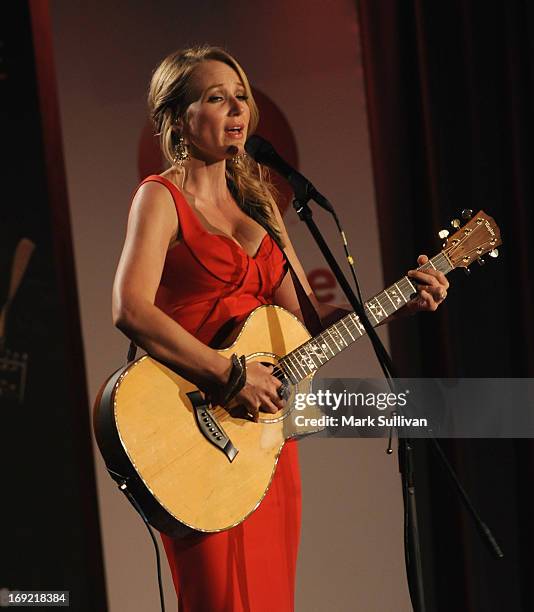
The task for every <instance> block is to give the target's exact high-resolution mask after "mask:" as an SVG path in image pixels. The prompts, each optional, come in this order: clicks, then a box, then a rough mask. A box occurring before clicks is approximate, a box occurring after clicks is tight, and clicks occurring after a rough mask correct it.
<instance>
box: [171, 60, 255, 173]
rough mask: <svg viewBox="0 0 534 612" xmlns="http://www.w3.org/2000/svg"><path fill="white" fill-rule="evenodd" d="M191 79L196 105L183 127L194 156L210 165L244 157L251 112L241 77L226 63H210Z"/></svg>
mask: <svg viewBox="0 0 534 612" xmlns="http://www.w3.org/2000/svg"><path fill="white" fill-rule="evenodd" d="M191 79H192V87H191V89H192V92H193V102H192V103H191V104H190V105H189V106H188V108H187V111H186V113H185V121H184V123H183V127H182V131H183V137H184V139H185V142H186V143H187V144H188V145H189V152H190V155H192V157H195V158H197V159H202V160H204V161H206V162H208V163H209V162H215V161H220V160H222V159H228V158H229V157H233V156H234V155H236V154H238V153H242V152H243V147H244V145H245V140H246V138H247V132H248V125H249V121H250V109H249V107H248V103H247V93H246V90H245V87H244V86H243V83H242V81H241V79H240V78H239V75H238V74H237V73H236V72H235V70H234V69H233V68H231V67H230V66H228V65H227V64H224V63H223V62H218V61H215V60H208V61H205V62H202V63H201V64H199V65H198V66H197V67H196V68H195V71H194V73H193V75H192V77H191Z"/></svg>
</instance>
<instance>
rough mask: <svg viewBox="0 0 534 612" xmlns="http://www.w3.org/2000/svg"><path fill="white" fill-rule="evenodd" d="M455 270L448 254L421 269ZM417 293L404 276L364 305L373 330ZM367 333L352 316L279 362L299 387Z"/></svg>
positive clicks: (355, 317)
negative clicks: (306, 378)
mask: <svg viewBox="0 0 534 612" xmlns="http://www.w3.org/2000/svg"><path fill="white" fill-rule="evenodd" d="M453 268H454V266H453V265H452V263H451V261H450V259H449V258H448V256H447V254H446V252H445V251H442V252H441V253H438V254H437V255H436V256H435V257H433V258H432V259H430V260H429V261H428V262H427V263H426V264H424V265H422V266H420V267H419V268H418V269H419V270H430V269H434V270H438V271H440V272H443V273H444V274H447V273H448V272H450V271H451V270H452V269H453ZM414 293H417V290H416V288H415V285H414V283H412V281H411V280H410V279H409V278H408V277H407V276H404V277H402V278H401V279H400V280H398V281H397V282H396V283H393V285H391V286H390V287H388V288H387V289H384V291H382V292H381V293H379V294H377V295H375V296H374V297H373V298H371V299H370V300H369V301H368V302H365V303H364V305H363V307H364V311H365V313H366V315H367V318H368V319H369V320H370V321H371V324H372V325H373V327H374V326H376V325H378V324H379V323H380V322H381V321H383V320H384V319H385V318H386V317H389V316H390V315H391V314H393V313H394V312H396V311H397V310H399V308H401V307H402V306H404V304H406V303H408V302H409V300H410V299H411V296H412V295H413V294H414ZM373 321H374V323H373ZM355 332H357V334H356V333H355ZM366 333H367V332H366V330H365V327H364V326H363V323H362V322H361V321H360V318H359V317H358V315H357V314H356V313H355V312H351V313H350V314H348V315H346V316H345V317H343V318H341V319H340V320H339V321H337V322H336V323H334V324H333V325H331V326H330V327H328V328H327V329H325V330H323V331H322V332H321V333H320V334H318V335H317V336H316V337H315V338H312V339H310V340H308V341H307V342H305V343H304V344H303V345H301V346H300V347H298V348H296V349H295V350H293V351H291V353H288V354H287V355H286V356H285V357H284V358H282V359H281V360H280V364H281V365H282V367H283V369H284V373H285V374H286V375H287V376H288V378H289V379H290V380H291V382H292V383H293V384H296V383H298V382H299V381H301V380H303V379H304V378H305V377H306V376H308V375H309V374H311V373H313V372H315V370H317V369H318V368H320V367H321V366H322V365H323V364H324V363H326V362H327V361H329V360H330V359H331V358H332V357H335V356H336V355H337V354H339V353H340V352H341V351H342V350H343V349H344V348H346V347H348V346H349V345H350V344H352V342H355V341H356V340H358V339H359V338H361V337H362V336H364V335H365V334H366ZM328 351H329V352H330V355H329V354H328Z"/></svg>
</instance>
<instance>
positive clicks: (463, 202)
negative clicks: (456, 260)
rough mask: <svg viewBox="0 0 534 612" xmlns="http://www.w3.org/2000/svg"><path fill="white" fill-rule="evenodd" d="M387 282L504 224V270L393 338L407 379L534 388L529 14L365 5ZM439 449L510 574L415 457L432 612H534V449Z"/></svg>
mask: <svg viewBox="0 0 534 612" xmlns="http://www.w3.org/2000/svg"><path fill="white" fill-rule="evenodd" d="M358 10H359V16H360V27H361V39H362V47H363V58H364V70H365V78H366V87H367V100H368V114H369V122H370V134H371V145H372V154H373V164H374V173H375V188H376V196H377V202H378V210H379V220H380V226H381V240H382V249H383V255H384V273H385V280H386V282H388V281H393V280H394V279H395V278H396V277H397V276H398V275H399V273H402V271H404V270H405V269H406V268H407V267H409V266H411V265H412V263H413V262H414V260H415V257H416V255H417V254H419V253H421V252H424V253H428V254H429V255H430V254H434V253H435V252H437V250H438V249H439V243H440V242H441V241H438V239H437V232H438V230H439V229H441V227H443V226H445V225H446V224H447V223H448V222H449V221H450V219H451V218H453V217H457V216H458V214H459V211H460V210H462V209H463V208H470V209H473V210H474V211H475V212H476V211H477V210H479V209H481V208H482V209H483V210H484V211H485V212H487V213H488V214H490V215H491V216H493V217H494V218H495V220H496V221H497V223H498V224H499V226H500V228H501V232H502V238H503V246H502V247H501V248H500V249H499V250H500V256H499V258H498V259H497V260H492V259H490V258H486V265H485V266H482V267H480V268H479V267H478V265H476V264H475V266H474V267H472V273H471V275H470V276H469V277H467V276H465V275H464V274H462V272H461V271H455V272H454V273H453V274H452V275H451V277H450V280H451V290H450V293H449V297H448V299H447V301H446V305H445V306H444V307H443V308H442V309H440V311H439V312H438V313H436V314H435V315H430V314H425V315H421V316H419V317H416V318H413V319H412V320H410V321H403V322H402V323H401V322H398V323H396V324H394V325H393V326H392V329H391V334H392V352H393V357H394V360H395V362H396V363H397V365H398V367H399V369H400V370H401V372H402V374H404V375H406V376H451V377H530V376H533V375H534V330H533V325H534V323H533V320H532V314H533V305H534V288H533V283H532V282H531V281H532V270H533V266H532V264H533V254H532V251H531V249H530V248H529V247H530V242H531V241H530V234H531V232H532V230H533V216H534V212H533V207H532V204H533V202H532V200H533V178H532V170H533V169H534V166H533V163H532V160H533V159H534V144H533V143H534V139H533V137H534V133H533V112H534V99H533V97H534V96H533V86H534V4H533V3H532V2H530V1H529V0H506V2H483V3H482V2H477V3H475V2H467V1H464V2H462V1H459V0H449V1H448V2H432V1H426V2H424V1H417V0H384V1H380V2H377V1H376V0H360V1H359V3H358ZM443 446H444V448H445V450H446V452H447V454H448V456H449V457H450V458H451V461H452V462H453V464H454V466H455V467H456V469H457V471H458V473H459V475H460V478H461V480H462V482H463V484H464V485H465V487H466V488H467V490H468V492H469V493H470V495H471V497H472V499H473V501H474V503H475V505H476V506H477V507H478V509H479V510H480V512H481V514H482V516H483V518H484V519H485V520H486V522H487V523H488V524H489V525H490V527H492V528H493V530H494V533H495V535H496V536H497V538H498V540H499V541H500V543H501V544H502V547H503V550H504V553H505V555H506V556H505V559H504V560H502V561H497V560H494V559H493V558H492V556H491V555H490V554H489V553H488V552H487V550H486V548H485V546H484V545H483V544H482V542H481V540H480V538H479V537H478V534H477V533H475V530H474V527H473V525H472V523H471V520H470V518H469V517H468V516H467V514H466V513H465V511H464V510H463V507H462V506H461V504H460V503H459V501H458V499H457V496H456V494H455V493H453V491H452V489H451V488H450V487H449V485H448V483H447V480H446V478H445V477H444V475H443V472H442V469H441V467H440V466H439V465H438V464H437V462H436V460H435V457H434V455H433V453H432V452H431V451H430V450H429V447H428V445H427V443H426V442H424V441H421V442H420V443H419V444H418V447H417V449H416V450H417V464H418V476H419V478H418V482H419V497H418V503H419V511H420V522H421V527H422V531H423V540H424V543H423V563H424V571H425V578H426V583H425V587H426V593H427V600H428V609H429V610H432V611H433V610H436V611H440V612H441V611H447V612H450V611H451V610H454V611H455V612H456V611H458V612H459V611H462V610H469V611H484V612H486V611H501V610H510V611H514V612H515V611H521V612H523V611H525V612H526V611H532V610H534V580H533V578H534V567H533V562H532V555H531V551H532V549H533V546H534V531H533V520H534V503H533V495H532V490H533V487H534V445H533V444H532V442H531V441H530V440H456V441H444V443H443Z"/></svg>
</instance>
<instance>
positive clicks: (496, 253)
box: [488, 249, 499, 257]
mask: <svg viewBox="0 0 534 612" xmlns="http://www.w3.org/2000/svg"><path fill="white" fill-rule="evenodd" d="M488 255H489V256H490V257H499V249H492V250H491V251H490V252H489V253H488Z"/></svg>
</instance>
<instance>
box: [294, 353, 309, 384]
mask: <svg viewBox="0 0 534 612" xmlns="http://www.w3.org/2000/svg"><path fill="white" fill-rule="evenodd" d="M295 353H296V352H295V351H292V352H291V358H292V359H293V365H294V366H295V368H296V370H297V373H298V374H299V376H300V372H299V368H300V370H302V372H303V374H304V376H301V378H305V377H306V370H305V369H304V368H303V367H302V364H301V363H300V362H299V360H298V359H297V355H296V354H295Z"/></svg>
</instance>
